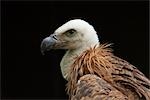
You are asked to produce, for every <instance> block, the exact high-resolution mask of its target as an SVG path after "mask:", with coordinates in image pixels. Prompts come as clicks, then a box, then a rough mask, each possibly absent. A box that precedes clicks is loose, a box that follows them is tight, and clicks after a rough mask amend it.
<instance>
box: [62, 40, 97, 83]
mask: <svg viewBox="0 0 150 100" xmlns="http://www.w3.org/2000/svg"><path fill="white" fill-rule="evenodd" d="M94 46H97V47H98V46H99V41H95V42H94V43H92V44H91V43H86V44H85V45H83V46H82V47H79V48H77V49H72V50H68V51H67V52H66V53H65V55H64V57H63V58H62V60H61V63H60V66H61V72H62V75H63V77H64V78H65V79H66V80H68V78H69V76H68V72H69V68H70V67H71V65H72V64H73V63H74V61H75V59H74V58H75V57H77V56H79V55H81V54H82V53H83V52H84V51H86V50H88V49H90V48H92V47H94Z"/></svg>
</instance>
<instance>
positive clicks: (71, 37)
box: [41, 19, 99, 50]
mask: <svg viewBox="0 0 150 100" xmlns="http://www.w3.org/2000/svg"><path fill="white" fill-rule="evenodd" d="M43 41H46V42H43V43H42V45H41V46H43V44H45V43H48V41H49V42H51V43H48V44H45V45H44V48H42V49H45V50H49V49H77V48H80V47H83V46H87V47H92V46H94V45H96V44H97V43H99V40H98V36H97V34H96V31H95V29H94V28H93V26H91V25H90V24H89V23H87V22H85V21H84V20H81V19H74V20H70V21H68V22H67V23H65V24H63V25H62V26H60V27H59V28H58V29H56V30H55V32H54V34H52V35H50V37H47V38H46V39H44V40H43ZM54 42H55V43H54Z"/></svg>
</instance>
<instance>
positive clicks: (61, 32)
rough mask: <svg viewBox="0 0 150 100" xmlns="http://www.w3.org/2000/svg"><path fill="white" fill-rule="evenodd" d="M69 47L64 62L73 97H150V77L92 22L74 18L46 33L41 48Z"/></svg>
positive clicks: (101, 99)
mask: <svg viewBox="0 0 150 100" xmlns="http://www.w3.org/2000/svg"><path fill="white" fill-rule="evenodd" d="M50 49H67V52H66V53H65V55H64V57H63V58H62V61H61V63H60V66H61V72H62V75H63V77H64V78H65V79H66V80H67V81H68V83H67V92H68V95H69V97H70V99H71V100H150V89H149V88H150V80H149V79H148V78H146V77H145V75H144V74H143V73H142V72H140V71H139V70H138V69H137V68H136V67H135V66H133V65H132V64H130V63H128V62H127V61H125V60H123V59H121V58H119V57H117V56H115V55H114V54H113V53H112V49H111V48H110V44H101V43H100V42H99V39H98V36H97V32H96V31H95V29H94V28H93V26H92V25H90V24H89V23H88V22H86V21H84V20H81V19H74V20H70V21H68V22H67V23H65V24H63V25H62V26H60V27H59V28H58V29H56V30H55V32H54V34H51V35H50V36H49V37H46V38H45V39H44V40H43V41H42V43H41V52H42V53H44V51H48V50H50Z"/></svg>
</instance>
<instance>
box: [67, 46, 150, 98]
mask: <svg viewBox="0 0 150 100" xmlns="http://www.w3.org/2000/svg"><path fill="white" fill-rule="evenodd" d="M110 45H111V44H101V45H100V46H99V47H96V46H95V47H94V48H90V49H89V50H86V51H84V52H83V53H82V54H81V55H80V56H78V57H75V62H74V63H73V64H72V66H71V67H70V69H69V73H68V74H69V75H68V76H69V77H68V84H67V88H66V89H67V92H68V94H69V96H74V95H75V92H76V89H77V81H78V80H79V78H80V77H82V76H84V75H86V74H94V75H97V76H99V77H100V78H102V79H104V80H105V81H106V82H108V83H109V84H110V85H111V86H113V87H115V88H116V89H118V90H119V91H121V92H122V93H123V94H125V95H126V96H127V97H129V98H134V97H135V95H138V96H139V98H142V97H144V98H146V100H150V80H149V79H147V78H146V77H145V76H144V74H143V73H141V72H140V71H139V70H138V69H137V68H136V67H134V66H133V65H131V64H129V63H128V62H127V61H125V60H122V59H120V58H118V57H116V56H114V55H113V53H112V49H111V48H109V46H110ZM136 97H137V96H136ZM129 100H130V99H129Z"/></svg>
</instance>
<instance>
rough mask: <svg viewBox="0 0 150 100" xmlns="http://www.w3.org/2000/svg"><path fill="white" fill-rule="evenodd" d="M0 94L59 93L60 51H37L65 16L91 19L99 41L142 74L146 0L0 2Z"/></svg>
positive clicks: (62, 95)
mask: <svg viewBox="0 0 150 100" xmlns="http://www.w3.org/2000/svg"><path fill="white" fill-rule="evenodd" d="M1 5H2V13H1V17H2V20H1V21H2V38H1V39H2V45H1V46H2V98H3V99H4V98H9V99H12V98H14V99H16V98H19V99H28V98H30V99H33V98H34V99H54V98H55V99H65V98H68V96H67V95H66V91H65V84H66V83H67V81H65V80H64V79H63V77H62V75H61V71H60V66H59V63H60V61H61V58H62V56H63V54H64V51H62V50H57V51H51V52H47V53H46V55H45V56H42V55H41V53H40V43H41V41H42V39H44V38H45V37H46V36H49V35H50V34H51V33H53V31H54V30H55V29H57V28H58V27H59V26H60V25H62V24H64V23H65V22H66V21H69V20H70V19H74V18H81V19H84V20H86V21H88V22H89V23H90V24H92V25H93V26H94V27H95V29H96V31H97V32H98V35H99V37H100V41H101V42H102V43H104V42H109V43H110V42H113V43H114V46H113V49H114V53H115V54H116V55H117V56H119V57H121V58H123V59H125V60H127V61H129V62H130V63H131V64H133V65H135V66H136V67H137V68H138V69H139V70H141V71H142V72H143V73H144V74H145V75H146V76H147V77H148V76H149V72H148V70H149V69H148V66H149V65H148V58H149V57H148V52H149V48H148V46H149V45H148V40H149V38H148V37H149V29H148V28H149V26H148V25H149V11H148V10H149V8H148V6H149V4H148V2H146V1H145V2H142V1H136V2H129V1H128V2H116V1H114V2H110V1H109V2H108V1H107V2H98V1H95V2H94V1H93V2H89V1H88V2H40V1H37V2H23V1H22V2H14V1H13V2H11V1H9V2H2V3H1Z"/></svg>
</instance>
